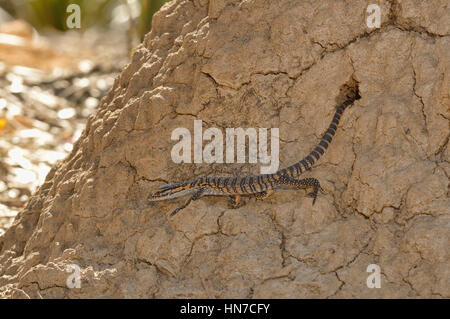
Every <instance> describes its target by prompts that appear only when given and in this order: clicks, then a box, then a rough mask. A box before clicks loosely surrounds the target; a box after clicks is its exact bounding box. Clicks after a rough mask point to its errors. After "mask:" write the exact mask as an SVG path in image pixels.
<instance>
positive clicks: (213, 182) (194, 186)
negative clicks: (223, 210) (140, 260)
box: [149, 81, 360, 216]
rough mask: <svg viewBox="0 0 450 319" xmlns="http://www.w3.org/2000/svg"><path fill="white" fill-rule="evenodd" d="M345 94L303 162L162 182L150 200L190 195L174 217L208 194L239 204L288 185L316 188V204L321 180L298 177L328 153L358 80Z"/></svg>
mask: <svg viewBox="0 0 450 319" xmlns="http://www.w3.org/2000/svg"><path fill="white" fill-rule="evenodd" d="M343 97H344V100H343V102H342V103H341V104H340V105H339V106H338V108H337V109H336V112H335V113H334V116H333V119H332V120H331V123H330V125H329V126H328V130H327V131H326V132H325V133H324V134H323V136H322V138H321V139H320V141H319V143H318V144H317V146H316V147H315V148H314V149H313V150H312V151H311V152H310V153H309V154H308V155H307V156H306V157H305V158H303V159H302V160H300V161H299V162H297V163H295V164H293V165H291V166H289V167H287V168H283V169H281V170H279V171H277V172H276V173H273V174H262V175H257V176H245V177H213V176H203V177H199V178H195V179H192V180H190V181H187V182H182V183H175V184H166V185H162V186H160V187H159V188H158V190H157V191H156V192H154V193H153V194H151V196H150V198H149V200H150V201H158V200H167V199H172V198H176V197H180V196H186V195H190V198H189V199H188V200H187V201H186V203H184V204H183V205H182V206H180V207H178V208H177V209H175V210H174V211H173V212H172V213H171V216H173V215H175V214H176V213H178V212H179V211H180V210H182V209H184V208H185V207H186V206H188V205H189V204H190V203H191V202H192V201H195V200H197V199H199V198H200V197H202V196H205V195H214V196H231V198H232V200H233V206H235V207H237V206H238V205H239V201H240V197H241V196H246V195H247V196H249V195H250V196H255V197H256V198H257V199H264V198H266V197H268V196H270V195H271V194H272V193H273V192H274V190H276V189H278V188H280V187H282V186H285V185H287V186H291V187H296V188H299V189H312V191H311V192H310V193H308V194H307V196H310V197H312V198H313V202H312V204H313V205H314V203H315V202H316V198H317V193H318V191H319V190H321V189H322V188H321V186H320V183H319V181H318V180H317V179H316V178H303V179H298V177H299V176H300V175H301V174H302V173H303V172H305V171H306V170H310V169H311V167H312V166H313V165H314V163H315V162H317V160H319V158H320V157H321V156H322V155H323V154H324V153H325V151H326V150H327V148H328V146H329V144H330V143H331V141H332V140H333V137H334V135H335V134H336V130H337V127H338V125H339V121H340V119H341V116H342V114H343V112H344V110H345V109H346V108H347V107H348V106H349V105H351V104H353V102H354V101H355V100H357V99H359V98H360V95H359V91H358V86H357V85H356V82H354V81H353V82H352V84H351V85H347V84H346V85H345V86H344V92H343Z"/></svg>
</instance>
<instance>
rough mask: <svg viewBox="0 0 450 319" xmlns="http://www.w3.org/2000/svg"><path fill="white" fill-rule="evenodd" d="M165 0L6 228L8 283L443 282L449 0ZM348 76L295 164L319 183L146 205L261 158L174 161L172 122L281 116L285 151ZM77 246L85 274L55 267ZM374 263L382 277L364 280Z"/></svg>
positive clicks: (176, 293) (298, 286) (359, 293)
mask: <svg viewBox="0 0 450 319" xmlns="http://www.w3.org/2000/svg"><path fill="white" fill-rule="evenodd" d="M370 3H371V2H370V1H362V0H361V1H359V0H355V1H353V0H352V1H349V0H347V1H334V0H321V1H288V0H280V1H269V0H265V1H263V0H255V1H225V0H214V1H213V0H210V1H208V0H194V1H188V0H175V1H173V2H170V3H168V4H166V5H165V6H164V7H163V8H162V9H161V10H160V12H159V13H157V14H156V15H155V17H154V18H153V28H152V31H151V33H149V34H148V35H147V36H146V38H145V40H144V42H143V44H142V45H140V46H139V47H138V48H137V50H136V52H135V53H134V55H133V59H132V62H131V63H130V64H129V65H128V66H127V67H126V68H125V69H124V70H123V72H122V74H121V75H120V77H119V78H118V79H116V81H115V84H114V87H113V88H112V89H111V91H110V92H109V94H108V95H107V96H106V97H105V98H104V99H103V101H102V104H101V107H100V109H99V111H98V112H97V113H96V114H94V115H93V116H91V117H90V118H89V121H88V124H87V127H86V130H85V132H84V134H83V135H82V136H81V138H80V139H79V141H78V142H77V144H76V145H75V147H74V150H73V151H72V153H71V154H70V156H69V157H68V158H67V159H65V160H64V161H63V162H61V163H59V164H58V165H57V166H56V167H55V168H54V169H53V170H52V171H51V172H50V173H49V175H48V176H47V179H46V181H45V183H44V184H43V185H42V186H41V187H40V189H39V190H38V191H37V192H36V194H34V196H33V197H32V198H31V200H30V201H29V203H28V205H27V206H26V208H25V209H23V210H22V211H21V212H20V213H19V215H18V216H17V218H16V220H15V222H14V224H13V226H12V227H11V228H10V229H9V230H8V231H7V232H6V233H5V234H4V235H3V236H2V237H0V297H4V298H41V297H42V298H54V297H57V298H80V297H89V298H95V297H104V298H109V297H110V298H112V297H114V298H123V297H135V298H149V297H150V298H151V297H158V298H173V297H175V298H176V297H187V298H234V297H239V298H251V297H254V298H339V297H341V298H342V297H352V298H387V297H399V298H417V297H422V298H450V282H449V280H450V272H449V264H450V263H449V261H450V260H449V259H450V255H449V254H450V251H449V249H448V246H449V238H450V214H449V213H450V200H449V174H450V162H449V161H450V149H449V147H448V140H449V134H450V129H449V119H450V112H449V109H450V102H449V92H450V89H449V83H450V81H449V73H448V70H450V57H449V52H450V37H449V33H450V16H449V8H448V2H447V1H445V0H442V1H440V0H434V1H414V0H401V1H400V0H391V1H379V5H380V8H381V27H380V28H378V29H369V28H368V27H367V26H366V23H365V19H366V8H367V6H368V5H369V4H370ZM352 77H353V78H354V79H355V80H357V81H358V82H359V89H360V93H361V99H360V100H358V101H357V102H356V103H355V104H354V105H353V106H352V107H350V108H348V109H347V110H346V111H345V113H344V115H343V117H342V121H341V124H340V126H339V128H338V131H337V133H336V136H335V138H334V140H333V143H332V144H331V145H330V147H329V148H328V151H327V152H326V153H325V155H324V156H323V157H322V158H321V160H320V161H319V163H318V164H317V165H316V166H315V167H314V168H313V169H312V170H311V171H310V172H307V173H306V174H305V177H308V176H311V177H315V178H317V179H319V180H320V182H321V184H322V186H323V188H324V190H325V194H322V195H320V196H319V197H318V199H317V202H316V204H315V205H314V206H311V199H310V198H308V197H306V196H305V194H304V192H303V191H298V190H289V191H285V192H278V193H275V194H274V195H273V196H272V197H270V198H268V199H266V200H264V201H255V199H246V204H245V205H244V206H242V207H240V208H238V209H229V208H228V206H227V200H226V199H225V198H220V197H207V198H202V199H200V200H199V201H196V202H195V203H193V204H191V205H190V206H189V207H188V208H186V209H185V210H184V211H182V212H181V213H180V214H179V215H177V216H175V217H173V218H169V216H168V214H169V213H170V211H172V210H173V209H174V208H176V207H177V206H179V205H180V203H181V202H182V201H183V200H184V199H182V200H181V201H180V200H173V201H167V202H158V203H152V204H149V203H148V202H147V196H148V194H149V193H150V192H151V191H153V190H154V189H155V188H156V187H157V186H158V185H160V184H161V183H162V182H176V181H183V180H187V179H191V178H193V177H197V176H201V175H206V174H207V175H219V176H237V175H244V174H257V173H258V169H259V166H258V165H253V164H213V165H211V164H175V163H174V162H173V161H172V160H171V157H170V150H171V147H172V146H173V145H174V142H173V141H171V139H170V137H171V132H172V130H173V129H175V128H177V127H186V128H188V129H189V130H190V131H191V132H192V131H193V130H192V128H193V121H194V120H195V119H201V120H203V125H204V127H205V128H206V127H218V128H226V127H234V128H236V127H244V128H245V127H255V128H258V127H267V128H270V127H276V128H279V130H280V168H282V167H286V166H287V165H290V164H292V163H295V162H296V161H298V160H299V159H300V158H302V157H303V156H305V155H306V154H307V153H308V152H309V151H310V150H311V149H312V147H313V146H314V145H315V144H316V143H317V141H318V137H319V136H320V135H321V134H322V133H323V132H324V130H325V129H326V127H327V126H328V124H329V122H330V120H331V117H332V114H333V112H334V110H335V107H336V100H335V99H336V97H337V95H338V93H339V88H340V86H341V85H342V84H344V83H345V82H347V81H348V80H349V79H350V78H352ZM69 264H76V265H78V266H79V267H80V275H81V288H79V289H69V288H68V287H67V285H66V280H67V277H68V276H69V273H68V272H66V268H67V266H68V265H69ZM369 264H377V265H379V266H380V268H381V288H379V289H369V288H368V287H367V285H366V279H367V276H368V275H369V273H367V272H366V269H367V266H368V265H369Z"/></svg>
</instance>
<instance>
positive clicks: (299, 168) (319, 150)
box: [275, 83, 361, 177]
mask: <svg viewBox="0 0 450 319" xmlns="http://www.w3.org/2000/svg"><path fill="white" fill-rule="evenodd" d="M346 89H347V93H346V94H345V100H344V102H342V104H341V105H339V107H338V108H337V109H336V112H335V113H334V116H333V119H332V120H331V123H330V125H329V126H328V130H327V131H326V132H325V133H324V134H323V135H322V138H321V139H320V142H319V144H317V146H316V147H315V148H314V149H313V150H312V151H311V152H310V153H309V154H308V155H307V156H306V157H305V158H303V159H302V160H300V161H298V162H297V163H295V164H293V165H291V166H289V167H287V168H284V169H282V170H280V171H278V172H276V173H275V175H288V176H290V177H297V176H299V175H300V174H302V173H303V172H304V171H306V170H309V169H311V167H312V165H313V164H314V163H315V162H317V161H318V160H319V158H320V157H321V156H322V155H323V154H324V153H325V151H326V150H327V148H328V145H329V144H330V143H331V141H332V140H333V137H334V135H335V134H336V130H337V126H338V125H339V122H340V120H341V116H342V113H344V110H345V109H346V108H347V107H348V106H349V105H351V104H353V102H355V101H356V100H358V99H360V98H361V96H360V95H359V90H358V86H357V85H356V83H354V85H353V86H346Z"/></svg>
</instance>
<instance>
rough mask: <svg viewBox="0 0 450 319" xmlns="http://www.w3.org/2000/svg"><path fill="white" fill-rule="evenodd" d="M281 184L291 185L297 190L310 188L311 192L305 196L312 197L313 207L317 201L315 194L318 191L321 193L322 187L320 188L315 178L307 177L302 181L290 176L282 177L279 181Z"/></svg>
mask: <svg viewBox="0 0 450 319" xmlns="http://www.w3.org/2000/svg"><path fill="white" fill-rule="evenodd" d="M280 182H281V183H282V184H287V185H292V186H295V187H297V188H310V187H312V189H313V191H312V192H310V193H308V194H306V196H309V197H312V198H313V202H312V204H313V205H314V204H315V202H316V199H317V193H318V192H319V190H321V191H323V189H322V187H321V186H320V182H319V180H318V179H316V178H312V177H308V178H303V179H295V178H292V177H290V176H283V177H282V179H281V180H280Z"/></svg>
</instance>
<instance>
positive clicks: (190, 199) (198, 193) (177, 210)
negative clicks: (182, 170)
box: [170, 187, 205, 216]
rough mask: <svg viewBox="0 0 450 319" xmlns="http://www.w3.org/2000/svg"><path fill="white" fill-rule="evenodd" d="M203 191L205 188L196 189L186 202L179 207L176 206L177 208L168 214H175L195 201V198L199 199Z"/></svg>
mask: <svg viewBox="0 0 450 319" xmlns="http://www.w3.org/2000/svg"><path fill="white" fill-rule="evenodd" d="M204 192H205V188H204V187H202V188H199V189H198V190H196V191H195V192H194V194H193V195H192V196H191V197H190V198H189V199H188V200H187V201H186V203H184V204H183V205H181V206H180V207H178V208H177V209H175V210H174V211H173V212H172V213H170V216H174V215H176V214H177V213H178V212H179V211H180V210H182V209H184V208H186V206H188V205H189V204H190V203H191V202H192V201H196V200H197V199H199V198H200V197H201V196H202V195H203V193H204Z"/></svg>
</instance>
